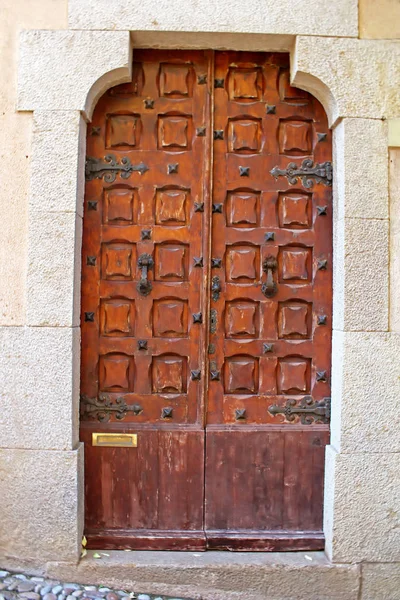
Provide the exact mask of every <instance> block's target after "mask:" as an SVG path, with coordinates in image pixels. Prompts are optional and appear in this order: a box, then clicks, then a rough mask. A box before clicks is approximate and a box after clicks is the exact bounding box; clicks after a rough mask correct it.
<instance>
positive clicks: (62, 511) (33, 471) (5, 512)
mask: <svg viewBox="0 0 400 600" xmlns="http://www.w3.org/2000/svg"><path fill="white" fill-rule="evenodd" d="M0 481H1V505H2V506H1V528H0V563H1V564H2V565H4V566H8V565H10V564H15V566H16V565H17V564H18V565H19V568H21V567H22V566H23V565H24V564H36V565H38V564H41V565H43V564H44V563H45V562H46V561H50V560H60V557H64V560H69V561H71V562H76V561H77V560H78V557H79V553H80V547H81V540H82V530H83V448H82V447H81V446H80V447H79V448H78V449H77V450H72V451H64V452H57V451H46V450H21V449H14V450H10V449H0Z"/></svg>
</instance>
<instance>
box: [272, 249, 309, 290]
mask: <svg viewBox="0 0 400 600" xmlns="http://www.w3.org/2000/svg"><path fill="white" fill-rule="evenodd" d="M278 262H279V271H280V280H281V281H289V282H293V283H296V282H300V283H303V282H307V281H311V268H312V267H311V248H301V247H296V246H288V247H286V248H281V249H280V252H279V259H278Z"/></svg>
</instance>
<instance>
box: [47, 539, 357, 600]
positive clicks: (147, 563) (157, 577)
mask: <svg viewBox="0 0 400 600" xmlns="http://www.w3.org/2000/svg"><path fill="white" fill-rule="evenodd" d="M107 555H108V556H104V557H103V556H102V558H101V560H99V559H95V558H93V552H90V551H89V552H88V556H87V557H86V558H85V559H84V560H83V561H81V562H80V563H79V565H78V566H76V565H74V564H72V565H68V564H65V563H64V564H62V563H60V562H59V563H50V564H48V565H47V576H48V577H54V578H60V579H63V580H68V581H70V580H72V581H79V582H82V583H87V582H91V583H104V582H107V584H108V585H109V586H110V587H111V586H113V587H114V586H115V587H116V588H117V589H127V590H142V591H145V592H146V593H152V594H166V595H168V596H171V595H174V597H179V598H181V597H190V598H193V599H195V600H241V599H246V600H305V598H307V600H322V598H323V600H356V599H357V598H358V587H359V569H358V567H357V566H356V565H332V564H330V563H329V561H328V560H327V558H326V556H325V555H324V554H323V553H322V552H307V553H306V555H307V556H305V554H304V553H303V552H140V551H134V552H118V551H108V552H107Z"/></svg>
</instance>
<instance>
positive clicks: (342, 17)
mask: <svg viewBox="0 0 400 600" xmlns="http://www.w3.org/2000/svg"><path fill="white" fill-rule="evenodd" d="M68 7H69V26H70V28H72V29H128V30H132V31H142V30H149V29H150V30H155V31H177V32H179V31H183V32H187V31H195V32H201V31H206V32H209V31H216V32H225V31H227V32H235V33H240V32H249V33H264V32H269V33H278V34H303V35H304V34H305V35H332V36H335V35H338V36H342V37H345V36H352V37H357V35H358V14H357V2H356V1H355V0H336V2H334V3H320V4H318V3H315V2H312V1H311V0H295V1H294V2H289V0H281V1H280V2H278V3H273V2H271V3H269V4H268V7H266V6H265V3H264V2H263V1H262V0H249V1H248V2H247V3H246V4H245V5H243V3H242V2H240V0H233V1H231V2H229V3H227V2H226V1H222V2H216V1H215V0H202V1H201V2H194V3H192V4H191V5H190V10H188V6H187V4H186V3H185V2H184V0H175V1H174V3H173V4H172V5H171V3H170V2H168V1H167V0H159V2H157V3H156V4H154V3H153V2H150V1H149V0H145V1H143V2H141V3H135V4H133V3H126V2H124V1H123V0H114V1H113V2H112V3H110V2H109V1H107V0H92V2H90V4H89V3H86V2H82V0H70V1H69V3H68ZM266 50H268V49H266Z"/></svg>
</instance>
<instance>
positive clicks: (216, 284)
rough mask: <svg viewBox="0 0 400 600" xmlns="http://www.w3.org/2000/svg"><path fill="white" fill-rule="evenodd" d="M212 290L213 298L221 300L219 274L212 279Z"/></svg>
mask: <svg viewBox="0 0 400 600" xmlns="http://www.w3.org/2000/svg"><path fill="white" fill-rule="evenodd" d="M211 291H212V299H213V300H215V301H217V300H219V295H220V293H221V280H220V278H219V277H218V275H215V276H214V277H213V278H212V280H211Z"/></svg>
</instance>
